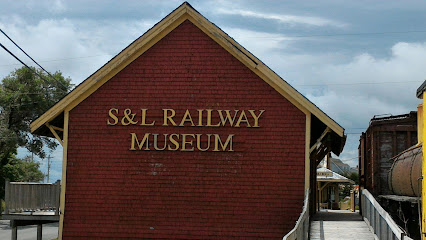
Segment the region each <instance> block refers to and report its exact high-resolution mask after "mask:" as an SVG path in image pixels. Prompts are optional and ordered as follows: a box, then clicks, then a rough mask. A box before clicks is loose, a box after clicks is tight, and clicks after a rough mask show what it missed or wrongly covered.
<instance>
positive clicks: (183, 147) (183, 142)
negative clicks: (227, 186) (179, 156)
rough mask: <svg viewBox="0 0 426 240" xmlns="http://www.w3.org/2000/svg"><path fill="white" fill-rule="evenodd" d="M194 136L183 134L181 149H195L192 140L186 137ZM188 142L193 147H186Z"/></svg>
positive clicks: (192, 135)
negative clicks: (187, 139)
mask: <svg viewBox="0 0 426 240" xmlns="http://www.w3.org/2000/svg"><path fill="white" fill-rule="evenodd" d="M187 136H188V137H193V138H195V135H194V134H182V149H181V151H194V147H192V140H191V141H186V137H187ZM186 144H189V146H191V147H192V148H186Z"/></svg>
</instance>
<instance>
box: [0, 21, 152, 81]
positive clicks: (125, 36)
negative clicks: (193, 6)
mask: <svg viewBox="0 0 426 240" xmlns="http://www.w3.org/2000/svg"><path fill="white" fill-rule="evenodd" d="M152 25H153V23H152V22H151V21H132V22H126V21H109V22H103V23H101V24H100V23H99V22H94V21H91V20H80V21H75V20H73V21H71V20H69V19H59V20H57V19H56V20H54V19H46V20H42V21H40V22H38V23H35V24H29V23H28V22H26V21H24V20H23V19H21V18H19V17H14V18H12V19H11V21H7V22H3V24H0V27H1V28H2V29H5V31H6V32H7V34H8V35H9V36H10V37H11V38H12V39H13V40H14V41H15V42H17V43H18V44H19V45H20V46H21V47H22V48H23V49H24V50H25V51H26V52H27V53H28V54H29V55H30V56H32V57H33V58H34V59H36V61H37V62H39V63H40V64H41V65H42V66H43V67H44V68H46V69H47V70H49V71H52V72H53V71H56V70H61V71H62V72H63V74H64V75H65V76H70V77H71V79H72V80H73V82H74V83H76V84H78V83H80V82H81V81H83V80H84V79H86V78H87V77H88V76H90V75H91V74H92V73H93V72H95V71H96V70H97V69H98V68H100V67H101V66H102V65H104V64H105V63H106V62H108V61H109V60H110V59H111V58H112V57H113V56H115V55H116V54H117V53H119V52H120V51H121V50H122V49H123V48H125V47H126V46H127V45H128V44H130V43H131V42H132V41H133V40H134V39H136V38H137V37H139V36H140V35H142V34H143V33H144V32H145V31H146V30H147V29H148V28H149V27H151V26H152ZM0 41H1V42H2V43H4V45H5V46H6V47H7V48H8V49H9V50H11V51H12V52H14V53H15V54H16V55H17V56H18V57H19V58H20V59H22V60H24V62H26V63H27V64H29V65H32V66H34V65H35V64H33V63H32V62H31V61H30V60H29V59H28V58H27V57H25V56H24V55H23V54H22V53H20V51H19V50H18V49H16V47H14V46H13V44H12V43H10V42H9V40H8V39H6V38H5V37H4V36H0ZM0 61H1V63H3V64H0V77H1V78H3V77H4V76H6V75H7V74H9V73H10V72H11V71H13V69H15V68H19V67H21V65H20V64H19V63H18V62H17V61H16V60H14V59H13V57H12V56H10V55H9V54H7V53H6V52H4V51H1V52H0Z"/></svg>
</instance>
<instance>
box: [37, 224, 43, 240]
mask: <svg viewBox="0 0 426 240" xmlns="http://www.w3.org/2000/svg"><path fill="white" fill-rule="evenodd" d="M42 237H43V224H37V240H42Z"/></svg>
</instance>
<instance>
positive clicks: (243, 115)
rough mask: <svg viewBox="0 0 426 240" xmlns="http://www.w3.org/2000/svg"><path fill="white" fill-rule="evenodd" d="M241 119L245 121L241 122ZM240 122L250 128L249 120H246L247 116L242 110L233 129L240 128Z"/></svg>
mask: <svg viewBox="0 0 426 240" xmlns="http://www.w3.org/2000/svg"><path fill="white" fill-rule="evenodd" d="M243 117H244V119H245V120H243ZM241 122H245V123H247V127H250V123H249V120H248V119H247V116H246V113H245V112H244V110H243V111H241V114H240V117H239V118H238V121H237V124H235V127H240V124H241Z"/></svg>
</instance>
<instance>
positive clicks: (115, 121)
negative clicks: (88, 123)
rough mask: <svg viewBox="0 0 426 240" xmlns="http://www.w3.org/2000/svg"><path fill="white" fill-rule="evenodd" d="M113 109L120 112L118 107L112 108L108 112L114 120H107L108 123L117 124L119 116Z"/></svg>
mask: <svg viewBox="0 0 426 240" xmlns="http://www.w3.org/2000/svg"><path fill="white" fill-rule="evenodd" d="M113 111H114V112H115V114H118V109H117V108H111V109H110V110H109V112H108V115H109V117H110V118H112V119H113V120H114V122H113V123H111V122H110V121H109V119H108V120H107V124H108V125H111V126H113V125H116V124H117V123H118V117H117V116H116V115H114V113H112V112H113Z"/></svg>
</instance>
